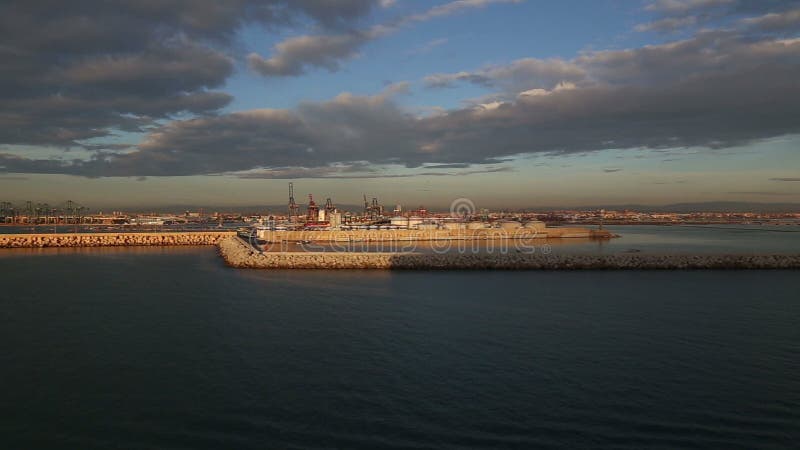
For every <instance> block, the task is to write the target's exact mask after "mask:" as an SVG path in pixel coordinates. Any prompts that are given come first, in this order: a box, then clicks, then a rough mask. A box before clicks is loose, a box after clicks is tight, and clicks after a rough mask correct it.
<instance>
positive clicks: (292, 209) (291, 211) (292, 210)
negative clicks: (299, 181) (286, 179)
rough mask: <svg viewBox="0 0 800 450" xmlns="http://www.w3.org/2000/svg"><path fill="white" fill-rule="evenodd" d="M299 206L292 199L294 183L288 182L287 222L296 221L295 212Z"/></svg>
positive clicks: (296, 212)
mask: <svg viewBox="0 0 800 450" xmlns="http://www.w3.org/2000/svg"><path fill="white" fill-rule="evenodd" d="M299 210H300V207H298V206H297V202H295V201H294V183H289V216H288V217H289V222H291V223H294V222H296V221H297V214H298V211H299Z"/></svg>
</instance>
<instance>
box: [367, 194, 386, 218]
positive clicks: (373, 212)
mask: <svg viewBox="0 0 800 450" xmlns="http://www.w3.org/2000/svg"><path fill="white" fill-rule="evenodd" d="M382 215H383V206H381V205H380V204H379V203H378V197H372V203H370V202H368V201H367V195H366V194H364V219H366V220H372V221H375V220H378V219H380V217H381V216H382Z"/></svg>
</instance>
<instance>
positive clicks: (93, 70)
mask: <svg viewBox="0 0 800 450" xmlns="http://www.w3.org/2000/svg"><path fill="white" fill-rule="evenodd" d="M89 3H91V2H89ZM220 5H223V6H220ZM117 6H118V8H117V9H118V10H119V11H117V10H105V9H104V8H103V7H102V6H98V7H96V8H92V7H89V6H87V7H86V8H81V7H71V8H65V10H64V11H63V12H62V13H61V16H58V15H57V16H56V17H55V18H54V17H53V15H51V14H49V12H48V11H46V10H45V9H42V8H37V6H36V2H33V4H32V5H28V4H24V3H14V2H11V4H10V5H8V6H3V7H2V8H4V10H3V11H0V12H3V13H4V14H3V15H4V17H7V18H8V20H9V23H12V22H11V21H14V22H13V23H15V24H16V23H19V24H20V25H19V26H18V27H7V28H8V30H7V31H5V32H4V33H6V35H4V36H2V37H3V42H9V44H8V45H6V46H4V47H0V62H5V65H6V66H7V67H11V68H12V70H10V71H9V74H8V79H6V80H5V81H6V83H5V85H6V86H9V87H8V88H7V89H4V90H0V95H2V96H3V99H4V100H5V102H4V103H5V104H6V107H5V109H3V108H0V125H2V127H3V128H4V129H5V130H6V131H5V132H0V190H1V191H2V192H3V195H2V196H0V197H2V199H3V200H8V201H13V202H23V201H25V200H33V201H41V202H50V203H57V202H59V201H63V200H66V198H72V199H73V200H76V201H78V202H80V203H84V204H87V205H96V206H97V207H100V206H102V207H112V206H119V207H140V206H141V207H144V206H147V205H152V206H160V205H176V204H198V205H202V204H209V205H228V206H231V207H235V206H237V205H257V204H280V203H283V202H284V200H285V190H286V184H287V182H288V181H293V182H294V183H295V186H296V187H297V189H298V192H300V193H301V194H302V195H301V197H304V195H305V193H306V192H313V193H314V194H316V195H317V196H319V197H321V198H324V197H328V196H331V197H333V198H334V199H335V200H337V201H338V202H341V203H348V204H354V203H358V202H359V199H360V198H361V195H362V193H365V194H367V195H368V196H370V197H372V196H378V197H379V198H381V199H383V200H384V201H385V202H386V203H387V204H394V203H403V204H407V205H414V206H416V205H419V204H427V205H429V206H432V207H442V206H446V205H447V204H449V202H450V201H451V200H452V199H454V198H459V197H469V198H473V199H474V200H475V201H476V203H477V204H478V205H479V206H486V207H533V206H559V205H563V206H572V205H591V204H612V203H645V204H665V203H672V202H685V201H692V202H693V201H719V200H728V201H730V200H744V201H760V202H800V174H798V167H800V157H799V156H798V152H797V148H798V143H800V138H798V133H799V132H800V124H798V123H797V121H796V120H792V117H796V114H797V113H799V112H800V111H798V108H800V106H798V102H797V99H800V87H798V86H797V83H796V82H793V81H792V80H796V79H797V78H798V77H800V37H799V36H800V8H798V7H797V5H796V4H793V2H786V1H777V0H774V1H773V0H765V1H762V2H752V1H748V0H654V1H641V2H634V1H613V0H604V1H565V2H539V1H531V0H529V1H510V0H505V1H504V0H466V1H451V2H448V1H403V0H398V1H395V2H387V1H377V0H375V1H372V0H341V1H332V2H330V3H329V4H326V5H325V6H324V7H320V6H319V4H316V3H315V2H303V1H299V2H294V3H291V2H290V3H286V2H282V1H263V2H256V1H251V0H239V1H235V2H228V3H224V2H223V3H217V4H214V2H210V1H209V2H200V3H198V4H196V5H195V6H196V8H194V9H193V10H192V11H185V10H180V9H175V6H174V5H171V4H170V5H157V6H154V7H153V8H151V9H149V10H147V9H143V8H142V7H141V6H139V5H137V4H136V3H135V2H126V1H121V2H120V4H119V5H117ZM215 8H221V9H219V10H216V9H215ZM87 22H88V23H90V24H92V26H90V27H85V26H84V27H83V28H80V29H78V27H77V24H81V23H84V24H85V23H87ZM105 24H114V25H115V26H114V27H110V26H108V27H107V26H105ZM24 25H27V28H26V27H25V26H24ZM73 25H75V31H74V32H70V31H69V30H70V29H71V28H70V27H71V26H73ZM30 27H39V29H40V30H41V31H40V33H39V34H38V35H37V36H36V37H35V38H31V37H30V35H29V34H26V33H25V32H26V30H27V29H30ZM87 29H88V31H87ZM53 30H58V32H56V31H53ZM51 31H52V33H51ZM133 38H138V41H141V43H140V44H131V42H133V41H132V40H131V39H133ZM138 41H137V42H138ZM0 81H2V80H0Z"/></svg>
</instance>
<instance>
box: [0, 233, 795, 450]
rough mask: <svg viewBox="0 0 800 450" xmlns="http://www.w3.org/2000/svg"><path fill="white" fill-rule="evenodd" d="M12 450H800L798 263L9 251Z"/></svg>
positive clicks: (0, 315) (8, 426)
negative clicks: (731, 266)
mask: <svg viewBox="0 0 800 450" xmlns="http://www.w3.org/2000/svg"><path fill="white" fill-rule="evenodd" d="M0 277H1V280H2V286H1V288H2V291H1V293H0V299H1V300H0V346H2V347H0V348H1V349H2V351H0V381H1V382H2V390H0V448H3V449H23V448H24V449H28V448H54V449H55V448H57V449H62V448H63V449H95V448H96V449H108V448H125V449H138V448H142V449H144V448H147V449H150V448H155V449H220V448H235V449H262V448H367V449H379V448H526V449H527V448H631V449H638V448H663V449H674V448H721V449H737V448H741V449H753V448H759V449H762V448H797V445H798V442H800V300H798V298H800V297H798V295H797V292H798V290H800V277H798V274H797V272H788V271H770V272H767V271H747V272H741V271H692V272H632V271H631V272H388V271H335V272H333V271H330V272H329V271H245V270H235V269H228V268H225V267H223V266H222V264H221V262H220V261H219V259H218V257H217V256H216V255H215V252H214V250H213V249H211V248H168V249H158V248H141V249H136V248H134V249H113V248H112V249H91V250H73V249H46V250H20V251H16V250H14V251H11V250H9V251H3V252H0Z"/></svg>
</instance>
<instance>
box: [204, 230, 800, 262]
mask: <svg viewBox="0 0 800 450" xmlns="http://www.w3.org/2000/svg"><path fill="white" fill-rule="evenodd" d="M219 251H220V254H221V255H222V257H223V258H224V260H225V262H226V263H227V264H228V265H229V266H231V267H239V268H259V269H420V270H422V269H425V270H432V269H475V270H479V269H482V270H487V269H488V270H490V269H503V270H523V269H526V270H532V269H539V270H610V269H615V270H616V269H627V270H652V269H670V270H676V269H800V255H702V256H696V255H650V254H617V255H542V254H521V253H513V254H511V253H509V254H460V253H448V254H420V253H377V252H375V253H371V252H268V253H260V252H258V251H256V250H255V249H253V248H252V247H251V246H249V245H248V244H247V243H245V242H243V241H241V240H240V239H238V238H235V237H232V238H225V239H223V240H221V241H220V243H219Z"/></svg>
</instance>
